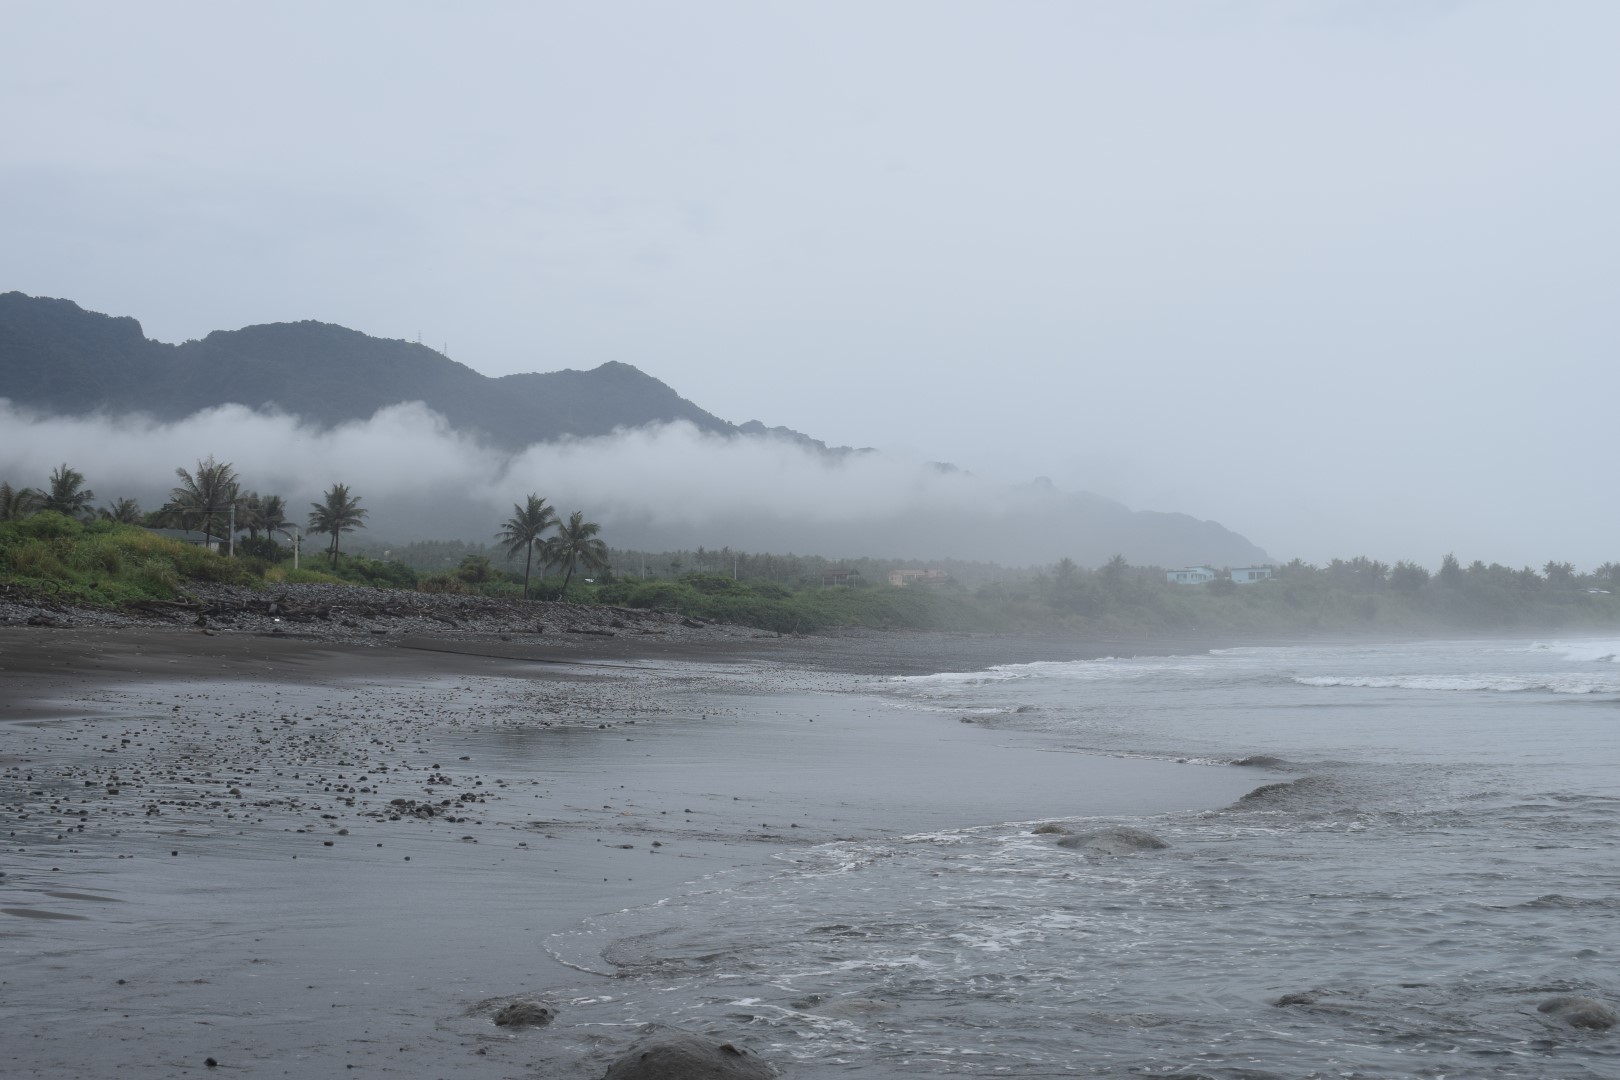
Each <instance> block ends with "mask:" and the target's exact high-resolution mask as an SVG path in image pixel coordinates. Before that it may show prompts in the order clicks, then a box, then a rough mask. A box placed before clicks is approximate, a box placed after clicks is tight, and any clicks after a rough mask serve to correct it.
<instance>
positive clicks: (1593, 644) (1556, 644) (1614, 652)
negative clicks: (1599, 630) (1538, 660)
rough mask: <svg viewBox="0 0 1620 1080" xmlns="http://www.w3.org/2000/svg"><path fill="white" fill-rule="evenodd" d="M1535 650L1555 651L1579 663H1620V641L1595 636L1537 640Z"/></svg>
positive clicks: (1533, 645)
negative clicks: (1564, 639) (1584, 638)
mask: <svg viewBox="0 0 1620 1080" xmlns="http://www.w3.org/2000/svg"><path fill="white" fill-rule="evenodd" d="M1530 648H1531V650H1532V651H1533V652H1548V653H1553V654H1555V655H1557V656H1559V657H1561V658H1563V659H1565V660H1570V661H1573V662H1574V663H1577V664H1620V641H1616V640H1615V639H1613V638H1593V639H1589V640H1583V641H1537V642H1534V643H1533V644H1532V645H1531V646H1530Z"/></svg>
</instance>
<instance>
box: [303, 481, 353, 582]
mask: <svg viewBox="0 0 1620 1080" xmlns="http://www.w3.org/2000/svg"><path fill="white" fill-rule="evenodd" d="M365 517H366V511H365V510H362V509H361V508H360V496H358V495H350V494H349V486H348V485H347V484H333V485H332V486H331V488H330V489H328V491H327V492H326V496H325V500H324V501H323V502H318V503H310V512H309V531H310V532H314V533H330V534H331V535H332V543H331V546H330V547H329V549H328V550H330V551H331V553H332V567H333V569H336V568H337V561H338V554H339V552H338V547H339V543H340V541H341V538H342V536H343V534H344V533H346V532H353V531H354V530H355V529H363V528H365V527H366V522H365Z"/></svg>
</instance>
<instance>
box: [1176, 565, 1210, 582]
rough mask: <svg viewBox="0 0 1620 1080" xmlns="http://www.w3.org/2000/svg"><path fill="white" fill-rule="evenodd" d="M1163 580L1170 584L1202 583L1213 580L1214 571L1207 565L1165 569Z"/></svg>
mask: <svg viewBox="0 0 1620 1080" xmlns="http://www.w3.org/2000/svg"><path fill="white" fill-rule="evenodd" d="M1164 580H1166V581H1168V582H1169V583H1170V584H1172V585H1202V584H1203V583H1204V582H1206V581H1214V580H1215V571H1213V570H1211V569H1210V568H1209V567H1207V566H1189V567H1187V568H1186V569H1185V570H1167V571H1166V572H1165V575H1164Z"/></svg>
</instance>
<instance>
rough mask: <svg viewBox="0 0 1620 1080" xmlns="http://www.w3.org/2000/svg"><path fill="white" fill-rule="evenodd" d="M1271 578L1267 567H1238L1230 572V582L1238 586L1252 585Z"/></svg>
mask: <svg viewBox="0 0 1620 1080" xmlns="http://www.w3.org/2000/svg"><path fill="white" fill-rule="evenodd" d="M1270 576H1271V567H1269V566H1240V567H1238V568H1237V569H1236V570H1233V571H1232V580H1233V582H1235V583H1236V584H1238V585H1253V584H1254V583H1255V582H1257V581H1264V580H1266V579H1267V578H1268V577H1270Z"/></svg>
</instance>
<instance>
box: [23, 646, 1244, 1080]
mask: <svg viewBox="0 0 1620 1080" xmlns="http://www.w3.org/2000/svg"><path fill="white" fill-rule="evenodd" d="M974 644H975V642H972V641H968V640H966V639H961V638H952V639H949V640H943V639H940V640H935V641H933V642H932V643H930V640H929V639H928V638H927V637H926V636H919V635H913V636H911V637H910V638H906V639H898V638H896V639H889V640H888V641H887V642H885V643H884V645H883V647H874V646H872V645H871V644H866V645H862V644H860V643H859V642H853V643H852V642H848V641H843V642H840V641H839V640H837V639H818V640H811V641H809V642H792V641H788V642H787V643H786V644H779V643H777V642H768V643H760V644H759V645H757V646H754V647H753V649H752V651H751V650H750V649H749V648H746V647H743V646H740V645H739V644H738V643H735V642H732V643H728V644H726V645H725V646H724V647H723V648H714V649H708V650H705V649H703V648H701V647H699V646H690V647H687V648H685V649H683V650H681V651H679V652H678V653H677V652H674V651H672V650H668V649H657V648H647V647H643V648H642V649H641V650H640V655H636V653H635V651H633V650H629V649H626V648H622V647H620V648H615V649H604V650H599V651H597V652H596V653H594V654H592V653H588V652H586V651H583V650H578V649H574V650H569V651H567V652H566V653H563V652H558V651H554V650H544V649H538V648H525V647H524V646H523V644H522V643H521V642H518V643H514V642H511V641H500V640H485V641H479V640H473V639H469V638H460V639H456V638H444V639H431V640H430V639H423V640H421V641H420V642H413V643H407V644H406V646H405V647H399V646H397V645H396V646H394V647H389V648H364V647H357V646H347V645H338V644H331V643H322V642H318V641H299V640H285V639H270V638H264V637H257V636H248V635H241V636H233V635H213V636H203V635H200V634H191V633H184V632H177V631H167V630H153V631H127V630H83V631H80V630H39V629H29V630H20V629H6V628H0V830H3V833H4V835H0V841H3V844H0V872H3V873H4V876H3V877H0V959H3V966H0V1059H3V1060H5V1061H6V1062H7V1063H8V1065H7V1068H6V1075H8V1076H39V1077H111V1076H119V1077H166V1076H178V1075H188V1074H191V1073H202V1072H209V1071H211V1069H210V1067H209V1066H207V1065H206V1064H205V1062H206V1059H208V1058H213V1059H214V1060H215V1061H216V1062H218V1066H219V1067H220V1068H227V1069H232V1070H237V1071H236V1072H234V1073H232V1075H263V1076H294V1077H300V1076H311V1077H314V1076H333V1075H338V1074H339V1072H340V1071H342V1072H343V1074H344V1075H349V1074H351V1073H352V1072H353V1071H355V1070H359V1071H360V1073H361V1074H362V1075H379V1076H408V1077H431V1076H449V1075H451V1074H452V1073H453V1074H455V1075H457V1076H473V1077H480V1076H487V1077H505V1076H513V1075H524V1074H529V1075H535V1074H536V1071H535V1070H536V1069H540V1070H541V1072H540V1074H543V1075H548V1076H577V1077H594V1076H600V1075H601V1073H602V1071H603V1070H604V1069H605V1067H606V1063H607V1062H608V1061H609V1060H611V1058H612V1057H613V1056H614V1054H615V1053H617V1052H618V1051H619V1050H621V1049H622V1048H623V1046H625V1045H627V1044H628V1043H629V1042H630V1041H631V1039H632V1037H633V1035H634V1027H635V1018H634V1017H628V1016H627V1017H626V1018H625V1022H624V1026H623V1027H622V1029H617V1030H600V1031H593V1032H588V1033H585V1032H579V1031H576V1030H572V1029H570V1028H569V1017H568V1002H569V1000H571V999H577V998H579V997H583V996H591V997H601V996H604V995H612V994H613V992H614V986H613V984H614V980H613V978H612V977H611V976H606V975H600V974H594V973H591V972H588V971H581V970H578V969H577V968H575V967H570V966H566V965H565V964H563V963H561V962H559V961H558V960H557V959H555V958H553V957H552V956H551V955H550V954H548V953H547V951H546V950H545V947H544V946H545V942H546V940H547V938H548V937H550V936H551V935H553V934H558V933H562V932H565V931H568V930H569V929H571V928H573V927H576V926H577V925H578V924H579V923H580V922H581V921H582V920H583V919H585V918H586V917H588V916H590V915H593V914H598V913H601V912H605V911H612V910H618V909H621V908H625V907H631V906H639V905H643V904H648V903H654V902H656V901H658V900H660V899H662V898H665V897H669V896H673V895H677V894H679V893H680V892H681V891H682V887H683V885H684V883H687V882H691V881H694V880H698V879H701V878H704V877H706V876H709V875H713V874H763V873H769V872H770V869H771V865H772V856H773V855H774V854H775V853H777V852H781V851H784V850H787V849H790V848H793V847H796V846H801V845H808V844H815V843H820V842H824V841H827V840H831V839H838V838H850V837H854V838H859V837H868V836H874V835H884V834H894V833H913V832H920V831H929V830H935V829H949V828H958V827H964V826H972V825H979V824H986V823H989V822H994V821H1022V820H1037V819H1043V818H1053V817H1074V816H1097V817H1111V816H1134V815H1143V814H1153V813H1162V812H1168V811H1173V810H1184V809H1196V808H1199V807H1204V806H1216V805H1222V804H1225V803H1228V802H1230V801H1232V800H1233V799H1235V798H1237V797H1238V796H1239V795H1241V794H1242V793H1243V792H1245V791H1247V790H1248V789H1250V788H1251V787H1253V786H1254V785H1255V784H1256V783H1258V782H1260V778H1257V776H1256V774H1255V773H1254V772H1252V771H1250V770H1236V769H1223V768H1218V767H1207V766H1196V765H1182V764H1176V763H1173V762H1161V761H1141V760H1126V759H1113V758H1099V757H1093V756H1087V755H1079V754H1072V753H1060V752H1054V748H1053V747H1051V746H1049V745H1047V744H1045V743H1043V742H1042V741H1041V740H1040V739H1038V738H1036V737H1033V736H1026V735H1022V734H1020V733H1017V732H1010V731H1007V730H1005V729H999V730H998V729H991V728H987V727H984V726H980V725H977V724H971V723H962V722H960V720H961V718H960V717H957V716H953V715H950V714H926V713H914V712H906V711H902V710H899V709H895V708H892V707H890V706H889V705H888V704H886V703H884V702H882V701H879V700H875V699H874V698H872V697H871V696H869V694H867V693H866V692H865V690H866V689H867V688H869V687H870V685H871V683H872V680H873V679H874V678H880V677H882V676H883V674H884V673H885V672H887V671H890V670H904V671H915V670H918V669H924V668H927V667H928V663H929V660H928V656H929V654H930V651H931V650H932V651H933V652H934V653H936V654H938V655H941V656H943V657H945V659H944V660H943V661H942V662H938V663H937V665H936V669H937V668H964V667H977V666H981V665H982V664H983V663H990V662H1005V661H1007V660H1010V659H1016V658H1017V656H1015V655H1010V654H1013V653H1018V647H1017V646H1016V645H1015V644H1011V643H1009V642H1007V641H1005V640H1002V641H999V642H996V643H995V644H994V645H993V647H981V648H979V649H977V650H975V649H974V648H972V646H973V645H974ZM976 644H978V645H980V646H987V643H986V642H985V641H978V642H977V643H976ZM885 649H887V650H888V655H887V656H886V655H885ZM1043 650H1044V651H1046V652H1049V653H1051V654H1053V655H1063V653H1064V651H1065V650H1068V652H1069V655H1070V656H1071V657H1072V656H1076V655H1085V654H1086V652H1087V649H1086V648H1085V647H1083V646H1080V645H1078V644H1076V643H1062V642H1057V643H1045V644H1044V645H1041V646H1039V648H1037V649H1036V650H1035V652H1036V655H1039V654H1040V652H1041V651H1043ZM1090 651H1091V652H1092V653H1094V654H1102V653H1109V652H1116V651H1123V650H1120V649H1118V647H1117V644H1115V643H1099V644H1098V645H1096V646H1095V647H1093V648H1091V649H1090ZM649 653H650V654H651V655H649ZM1019 655H1024V656H1029V649H1026V650H1025V651H1024V652H1023V653H1021V654H1019ZM975 656H982V657H984V659H980V660H978V661H977V662H970V661H972V660H973V659H974V657H975ZM1030 658H1035V657H1034V656H1030ZM1048 658H1050V657H1048ZM851 669H854V670H853V672H852V670H851ZM862 672H864V674H863V673H862ZM514 996H535V997H540V998H544V999H546V1000H548V1001H550V1002H552V1003H553V1004H555V1005H557V1006H558V1008H559V1010H560V1015H559V1018H558V1020H557V1021H556V1022H555V1023H554V1024H553V1025H552V1026H551V1027H548V1028H543V1029H536V1030H529V1031H522V1032H517V1033H513V1032H511V1031H509V1030H507V1029H503V1028H497V1027H495V1026H494V1025H493V1024H492V1023H491V1021H490V1015H491V1013H492V1012H493V1009H494V1007H495V1005H497V1004H499V1003H502V1002H504V1001H506V1000H509V999H510V998H512V997H514ZM541 1063H543V1064H541ZM852 1075H853V1074H852Z"/></svg>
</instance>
